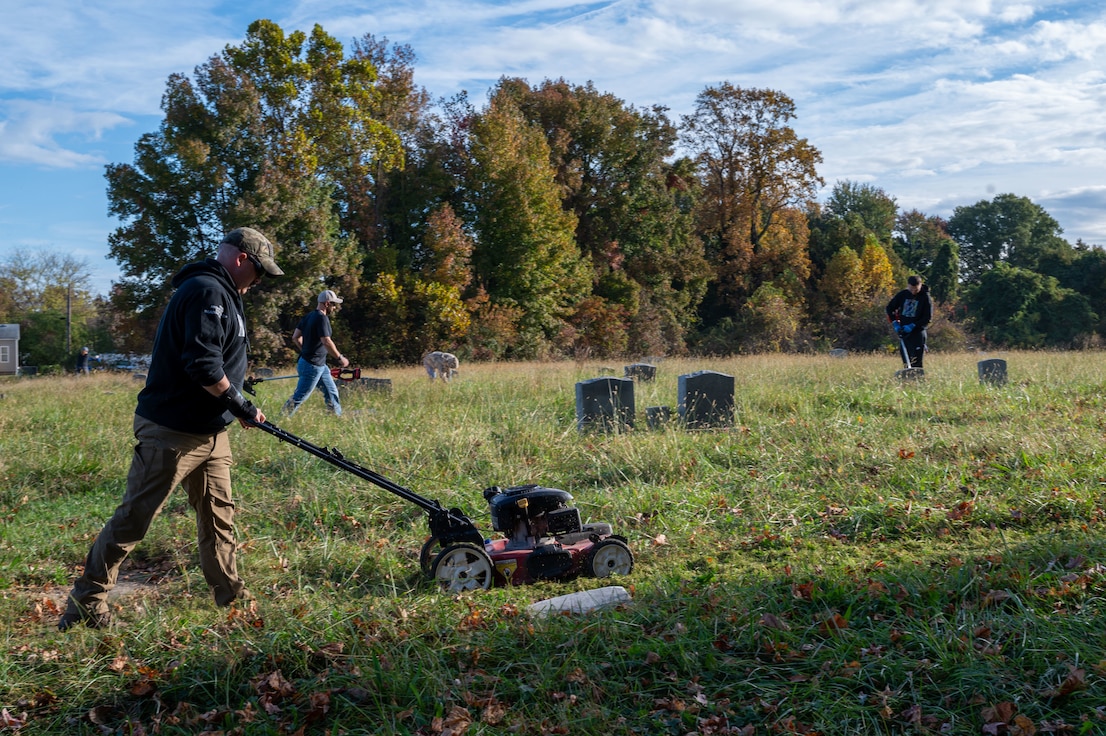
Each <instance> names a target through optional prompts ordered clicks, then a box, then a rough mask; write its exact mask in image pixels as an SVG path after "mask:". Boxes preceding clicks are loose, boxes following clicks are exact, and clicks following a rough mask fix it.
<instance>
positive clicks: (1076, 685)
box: [0, 353, 1106, 736]
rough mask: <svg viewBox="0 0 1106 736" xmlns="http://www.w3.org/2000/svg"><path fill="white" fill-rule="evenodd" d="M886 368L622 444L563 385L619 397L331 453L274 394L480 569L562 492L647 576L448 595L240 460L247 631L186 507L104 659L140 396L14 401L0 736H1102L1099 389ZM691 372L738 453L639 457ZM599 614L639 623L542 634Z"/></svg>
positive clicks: (699, 443) (745, 375)
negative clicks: (562, 605) (501, 536)
mask: <svg viewBox="0 0 1106 736" xmlns="http://www.w3.org/2000/svg"><path fill="white" fill-rule="evenodd" d="M982 357H1001V358H1004V359H1006V360H1007V361H1008V364H1009V379H1010V380H1009V382H1008V383H1007V384H1006V385H1005V386H1001V387H996V386H989V385H982V384H980V382H979V381H978V378H977V373H976V362H977V361H978V360H980V359H981V358H982ZM897 363H898V361H897V359H896V358H895V357H894V356H850V357H847V358H843V359H834V358H829V357H786V356H772V357H743V358H732V359H712V360H695V361H691V360H688V361H678V360H667V361H662V362H660V363H659V364H658V375H657V380H656V381H655V382H653V383H641V384H638V385H637V387H636V391H637V397H636V399H637V400H636V404H637V411H638V427H637V429H635V430H634V431H630V432H625V433H621V434H599V433H580V432H578V431H577V428H576V417H575V384H576V382H578V381H581V380H585V379H588V378H594V377H596V376H598V375H601V374H602V373H603V372H604V371H605V370H607V371H609V370H612V369H613V370H614V371H615V372H616V374H617V375H621V373H622V365H621V364H619V363H607V364H602V365H601V364H598V363H593V364H585V365H574V364H570V363H566V364H552V365H550V364H544V365H538V364H502V365H472V366H470V365H465V366H462V369H463V372H462V374H461V375H460V376H459V377H458V379H457V380H456V381H455V382H454V383H452V384H450V385H444V384H430V383H429V382H428V381H427V379H426V375H425V373H423V372H422V371H421V369H415V368H405V369H395V370H391V371H381V372H374V373H372V374H371V375H373V376H378V377H387V378H391V379H392V383H393V387H394V390H393V391H392V393H391V394H384V393H373V392H361V393H350V394H348V395H347V396H346V399H345V408H346V412H347V413H346V416H344V417H343V418H341V419H337V420H336V419H334V418H332V417H329V416H327V415H326V414H325V412H324V410H323V403H322V399H321V398H319V397H312V398H311V399H310V400H309V403H308V404H307V405H305V406H304V408H303V409H302V410H301V411H300V412H299V413H298V414H297V415H296V416H295V417H293V418H291V419H288V420H282V419H281V418H280V417H279V416H278V410H279V407H280V405H281V403H282V402H283V401H284V399H285V398H287V396H288V395H290V393H291V391H292V389H293V383H294V382H293V381H282V382H266V383H262V384H260V385H259V386H258V387H257V391H258V394H259V403H260V404H261V405H262V407H263V409H264V410H266V411H267V412H268V413H269V414H270V418H271V419H272V420H273V421H275V422H277V423H278V424H280V426H282V427H284V428H286V429H288V430H289V431H291V432H293V433H296V434H298V435H300V436H302V437H304V438H306V439H309V440H311V441H313V442H316V443H318V444H320V445H324V446H328V447H331V446H332V447H336V448H339V449H340V450H341V451H342V452H343V453H345V455H346V456H348V457H349V458H351V459H353V460H355V461H357V462H358V463H361V464H362V465H365V466H367V467H369V468H372V469H374V470H377V471H378V472H381V473H383V474H384V475H386V476H388V477H390V478H392V479H393V480H395V481H397V482H399V483H401V484H403V485H405V486H408V487H410V488H412V489H414V490H416V491H418V492H419V493H422V494H424V495H426V496H429V497H430V498H434V499H438V500H440V501H442V503H443V504H444V505H446V506H458V507H461V508H463V509H465V510H466V511H467V512H468V513H469V514H470V515H471V516H472V517H473V519H474V520H475V521H476V523H477V525H478V526H479V527H480V528H481V529H482V530H484V531H485V533H486V534H489V535H491V533H492V532H491V524H490V520H489V518H488V509H487V504H486V503H485V502H484V500H483V498H482V496H481V491H482V489H483V488H485V487H486V486H489V485H501V486H507V485H517V484H522V483H541V484H543V485H547V486H554V487H558V488H563V489H565V490H568V491H570V492H571V493H572V494H573V495H574V497H575V502H576V505H577V506H579V508H580V510H581V514H582V516H583V517H584V520H585V521H607V522H610V523H611V524H612V525H613V526H614V530H615V532H616V533H620V534H622V535H624V536H626V537H627V538H628V539H629V541H630V546H631V548H632V549H633V551H634V554H635V557H636V567H635V569H634V571H633V573H632V574H631V575H629V576H626V577H620V578H615V579H613V580H596V579H592V578H581V579H578V580H573V581H561V582H545V583H539V584H535V585H531V586H522V587H515V588H493V589H491V590H488V591H475V592H470V593H465V594H463V595H460V596H456V595H450V594H447V593H443V592H441V591H439V590H438V589H437V588H436V587H435V586H434V584H433V583H432V582H430V581H427V580H425V579H423V578H422V576H421V575H420V572H419V561H418V556H419V549H420V546H421V545H422V543H423V541H424V539H425V537H426V533H427V532H426V521H425V516H424V514H423V513H422V512H421V511H420V510H419V509H418V508H416V507H414V506H412V505H410V504H408V503H406V502H404V501H401V500H400V499H398V498H396V497H395V496H392V495H391V494H389V493H387V492H385V491H383V490H380V489H377V488H376V487H374V486H371V485H369V484H367V483H365V482H363V481H360V480H359V479H357V478H355V477H353V476H352V475H349V474H347V473H342V472H340V471H338V470H336V469H335V468H333V467H331V466H330V465H327V464H326V463H324V462H322V461H320V460H318V459H316V458H314V457H311V456H309V455H307V454H306V453H304V452H302V451H299V450H297V449H295V448H292V447H290V446H288V445H285V444H282V443H279V442H278V441H277V440H276V439H275V438H274V437H271V436H269V435H267V434H264V433H262V432H261V431H259V430H249V431H244V430H242V429H241V428H239V427H238V426H237V425H235V426H233V427H232V428H231V430H230V431H231V433H232V444H233V446H234V450H235V459H236V467H235V470H234V482H235V493H236V497H237V501H238V535H239V541H240V544H241V555H240V559H239V568H240V570H241V571H242V573H243V576H244V577H245V579H246V581H247V583H248V584H249V585H250V588H251V590H252V591H253V593H254V594H255V596H256V598H257V600H256V603H255V604H254V605H251V606H247V607H245V608H234V609H231V610H230V611H229V612H228V610H227V609H218V608H216V607H215V605H214V603H213V602H212V601H211V598H210V595H209V593H208V591H207V589H206V586H205V584H204V581H203V577H202V575H201V573H200V571H199V568H198V564H197V560H196V555H195V543H194V532H195V526H194V523H193V521H192V518H191V515H190V509H189V508H188V505H187V502H186V500H185V497H184V494H183V493H182V492H179V491H178V492H177V493H175V494H174V495H173V496H171V497H170V500H169V503H168V505H167V506H166V508H165V510H164V512H163V513H162V515H161V517H159V518H158V519H157V520H156V521H155V523H154V525H153V528H152V529H151V531H150V534H149V536H148V537H147V538H146V540H145V541H144V542H143V543H142V544H141V545H139V547H138V548H137V550H136V551H135V553H134V554H133V555H132V557H131V559H130V560H128V562H127V563H126V565H125V567H124V573H123V575H122V577H121V585H120V586H119V589H118V590H117V591H116V595H114V596H113V598H112V604H113V607H114V613H115V617H116V619H117V621H118V622H119V624H118V626H116V627H115V628H114V629H112V630H110V631H108V632H96V631H90V630H87V629H84V628H83V627H81V628H78V629H75V630H74V631H71V632H68V633H66V634H60V633H58V632H57V631H56V629H55V624H56V621H57V614H58V607H59V606H60V605H62V603H63V601H64V596H65V595H66V593H67V592H68V588H69V586H70V585H71V583H72V581H73V579H74V578H75V576H76V575H77V574H78V571H79V566H80V564H81V562H82V561H83V557H84V555H85V553H86V552H87V550H88V547H89V545H90V543H91V541H92V539H93V538H94V537H95V535H96V534H97V532H98V531H99V529H100V527H101V526H102V524H103V522H104V520H105V519H106V518H107V517H108V516H109V515H110V514H111V512H112V510H113V509H114V507H115V505H116V503H117V502H118V501H119V498H120V497H121V493H122V490H123V487H124V480H125V475H126V471H127V467H128V465H129V460H130V447H131V444H132V440H133V438H132V437H131V435H130V424H131V416H132V414H133V410H134V395H135V393H136V392H137V390H138V388H139V384H138V382H137V381H136V380H135V379H134V378H132V377H130V376H126V375H96V376H93V377H91V378H88V379H84V380H80V379H77V378H37V379H22V380H16V379H11V380H0V394H2V397H0V516H2V518H3V525H2V527H0V636H2V639H3V641H2V647H0V708H2V712H0V732H18V733H20V734H44V733H59V734H60V733H65V734H71V733H72V734H80V733H87V734H113V733H119V734H155V733H159V734H193V733H199V732H211V733H223V734H293V733H305V734H314V733H318V734H323V733H326V734H358V733H381V734H384V733H400V734H427V735H439V734H440V735H444V734H450V735H451V736H457V735H458V734H462V733H467V734H535V735H537V734H604V736H613V735H615V734H674V735H680V736H683V735H684V734H703V735H704V736H707V735H713V734H742V735H747V734H777V733H781V734H815V733H819V734H856V733H879V734H884V733H886V734H893V733H903V734H906V733H910V734H913V733H951V734H979V733H984V734H1011V735H1021V736H1028V735H1029V734H1034V733H1036V734H1042V733H1065V734H1067V733H1075V734H1088V733H1106V680H1104V678H1106V620H1104V618H1103V614H1104V613H1106V611H1104V608H1106V601H1104V597H1103V596H1104V594H1106V536H1104V533H1106V517H1104V508H1106V504H1104V493H1103V488H1104V483H1106V452H1104V450H1103V439H1104V435H1106V398H1104V396H1103V387H1104V385H1106V356H1103V355H1102V354H1101V353H1081V354H1072V353H1004V354H1000V355H992V356H980V355H977V354H955V355H945V354H933V355H931V356H930V357H929V360H928V361H927V363H929V366H928V374H927V377H926V379H925V380H924V381H923V382H917V383H905V384H902V383H899V382H898V381H896V380H894V378H893V373H894V371H895V369H896V368H897V367H898V365H897ZM702 369H710V370H716V371H721V372H724V373H729V374H732V375H733V376H735V379H736V386H737V389H736V421H735V425H734V426H733V427H732V428H729V429H724V430H714V431H698V432H692V431H686V430H683V429H681V428H679V427H678V426H669V427H667V428H665V429H661V430H649V429H647V428H646V427H645V417H644V414H645V412H644V408H645V407H646V406H655V405H666V406H672V407H674V406H675V404H676V391H677V377H678V376H679V375H681V374H685V373H690V372H692V371H696V370H702ZM289 372H291V371H289ZM366 375H369V374H368V373H366ZM612 583H614V584H619V585H623V586H624V587H626V588H627V590H629V591H630V593H631V595H632V598H633V600H632V602H631V603H629V604H626V605H624V606H621V607H619V608H617V609H609V610H605V611H598V612H594V613H591V614H587V615H571V616H553V617H547V618H538V617H534V616H531V615H530V614H529V613H528V611H527V606H528V605H529V604H531V603H533V602H535V601H538V600H542V599H545V598H550V597H553V596H557V595H562V594H565V593H568V592H573V591H576V590H583V589H587V588H595V587H600V586H602V585H608V584H612Z"/></svg>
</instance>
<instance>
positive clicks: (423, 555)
mask: <svg viewBox="0 0 1106 736" xmlns="http://www.w3.org/2000/svg"><path fill="white" fill-rule="evenodd" d="M437 547H438V538H437V537H434V536H432V537H430V538H429V539H427V540H426V542H424V543H423V545H422V550H421V551H420V552H419V569H420V570H422V574H423V575H425V576H427V577H430V575H431V573H433V572H434V555H435V552H434V550H435V549H437Z"/></svg>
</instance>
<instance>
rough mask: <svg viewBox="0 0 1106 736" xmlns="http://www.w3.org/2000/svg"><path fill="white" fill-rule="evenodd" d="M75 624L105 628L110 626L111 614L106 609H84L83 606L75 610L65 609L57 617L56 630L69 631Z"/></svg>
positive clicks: (92, 627)
mask: <svg viewBox="0 0 1106 736" xmlns="http://www.w3.org/2000/svg"><path fill="white" fill-rule="evenodd" d="M77 624H84V625H85V626H87V627H88V628H90V629H106V628H108V627H109V626H111V614H110V613H108V612H107V611H86V610H84V608H83V607H82V608H80V609H79V610H77V611H72V610H70V611H66V612H65V613H63V614H62V615H61V618H59V619H58V631H69V630H70V629H71V628H73V627H74V626H76V625H77Z"/></svg>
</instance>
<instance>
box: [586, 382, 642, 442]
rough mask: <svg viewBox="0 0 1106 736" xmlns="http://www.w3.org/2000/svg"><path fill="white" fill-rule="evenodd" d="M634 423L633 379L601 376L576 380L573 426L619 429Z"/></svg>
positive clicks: (631, 426) (628, 427) (605, 429)
mask: <svg viewBox="0 0 1106 736" xmlns="http://www.w3.org/2000/svg"><path fill="white" fill-rule="evenodd" d="M633 426H634V381H633V379H631V378H614V377H613V376H610V377H608V376H603V377H601V378H592V379H589V380H587V381H580V382H579V383H577V384H576V427H577V429H578V430H579V431H581V432H583V431H585V430H588V429H598V430H602V431H615V432H619V431H622V430H624V429H632V428H633Z"/></svg>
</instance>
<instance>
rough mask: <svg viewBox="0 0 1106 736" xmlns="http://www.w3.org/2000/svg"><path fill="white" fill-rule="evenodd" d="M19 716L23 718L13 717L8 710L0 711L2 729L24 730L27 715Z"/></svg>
mask: <svg viewBox="0 0 1106 736" xmlns="http://www.w3.org/2000/svg"><path fill="white" fill-rule="evenodd" d="M19 715H20V716H22V717H16V716H13V715H12V714H11V713H9V712H8V709H7V708H4V709H2V710H0V728H10V729H11V730H13V731H18V730H19V729H21V728H23V725H24V724H25V723H26V722H27V714H26V713H20V714H19Z"/></svg>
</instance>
